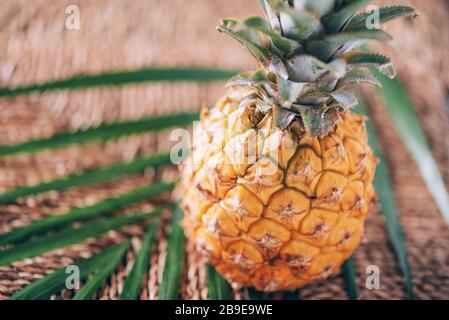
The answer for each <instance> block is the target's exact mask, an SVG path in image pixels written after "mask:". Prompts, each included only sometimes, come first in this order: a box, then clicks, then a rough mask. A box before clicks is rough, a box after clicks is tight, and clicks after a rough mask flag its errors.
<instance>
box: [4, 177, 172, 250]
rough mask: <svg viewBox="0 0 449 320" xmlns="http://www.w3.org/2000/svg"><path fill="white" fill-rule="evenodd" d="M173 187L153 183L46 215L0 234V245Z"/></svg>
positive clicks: (108, 211)
mask: <svg viewBox="0 0 449 320" xmlns="http://www.w3.org/2000/svg"><path fill="white" fill-rule="evenodd" d="M173 188H174V183H155V184H151V185H148V186H144V187H141V188H137V189H134V190H132V191H130V192H128V193H125V194H122V195H119V196H116V197H112V198H108V199H105V200H103V201H100V202H98V203H96V204H93V205H91V206H86V207H80V208H75V209H72V210H69V211H68V212H67V213H64V214H60V215H56V216H50V217H46V218H43V219H41V220H38V221H35V222H34V223H32V224H30V225H28V226H24V227H20V228H17V229H15V230H13V231H11V232H10V233H7V234H4V235H1V236H0V245H6V244H13V243H18V242H20V241H23V240H25V239H28V238H30V237H32V236H36V235H40V234H43V233H45V232H47V231H50V230H55V229H57V228H61V227H63V226H67V225H69V224H71V223H73V222H79V221H84V220H88V219H93V218H96V217H99V216H101V215H104V214H108V213H112V212H113V211H116V210H118V209H122V208H125V207H126V206H128V205H130V204H133V203H136V202H139V201H143V200H146V199H149V198H151V197H154V196H157V195H160V194H162V193H164V192H168V191H171V190H172V189H173ZM0 254H1V253H0Z"/></svg>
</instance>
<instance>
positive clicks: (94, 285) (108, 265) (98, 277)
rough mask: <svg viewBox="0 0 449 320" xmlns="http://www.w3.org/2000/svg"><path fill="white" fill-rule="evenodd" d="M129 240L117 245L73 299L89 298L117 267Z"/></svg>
mask: <svg viewBox="0 0 449 320" xmlns="http://www.w3.org/2000/svg"><path fill="white" fill-rule="evenodd" d="M128 247H129V241H126V242H124V243H122V244H121V245H119V246H118V247H117V250H115V251H114V252H113V253H112V254H111V255H110V256H109V259H108V260H107V261H105V263H104V265H103V267H102V268H101V269H100V270H97V272H96V273H95V274H94V275H93V276H92V278H91V279H89V281H87V283H85V284H84V286H83V287H82V288H81V290H80V291H78V292H77V293H76V294H75V296H74V297H73V300H89V299H91V298H92V296H93V295H94V294H95V293H96V292H97V291H98V289H100V287H101V285H102V284H103V283H104V282H105V281H106V279H107V278H108V277H109V276H110V275H111V273H112V272H114V270H115V269H116V268H117V266H118V264H119V263H120V262H121V261H122V258H123V255H124V254H125V252H126V250H128Z"/></svg>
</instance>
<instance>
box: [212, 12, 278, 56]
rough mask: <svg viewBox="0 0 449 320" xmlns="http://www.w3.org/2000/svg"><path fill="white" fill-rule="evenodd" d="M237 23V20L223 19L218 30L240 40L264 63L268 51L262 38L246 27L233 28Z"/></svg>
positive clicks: (268, 54) (268, 53)
mask: <svg viewBox="0 0 449 320" xmlns="http://www.w3.org/2000/svg"><path fill="white" fill-rule="evenodd" d="M239 25H240V23H239V22H238V21H237V20H233V19H228V20H224V21H223V22H222V23H221V24H220V25H219V26H218V31H220V32H222V33H224V34H227V35H229V36H230V37H232V38H234V39H235V40H237V41H238V42H240V43H241V44H242V45H243V46H244V47H245V48H247V49H248V51H249V52H250V53H251V54H252V55H253V56H254V57H255V58H256V59H257V60H258V61H259V62H260V63H262V64H266V63H267V61H268V60H267V59H268V57H269V56H270V52H269V50H268V49H267V48H266V47H265V44H264V43H263V42H264V40H263V39H262V38H261V37H260V36H259V34H258V33H257V32H255V31H254V30H251V29H248V28H246V27H243V28H242V27H240V28H237V30H234V29H236V27H237V26H239Z"/></svg>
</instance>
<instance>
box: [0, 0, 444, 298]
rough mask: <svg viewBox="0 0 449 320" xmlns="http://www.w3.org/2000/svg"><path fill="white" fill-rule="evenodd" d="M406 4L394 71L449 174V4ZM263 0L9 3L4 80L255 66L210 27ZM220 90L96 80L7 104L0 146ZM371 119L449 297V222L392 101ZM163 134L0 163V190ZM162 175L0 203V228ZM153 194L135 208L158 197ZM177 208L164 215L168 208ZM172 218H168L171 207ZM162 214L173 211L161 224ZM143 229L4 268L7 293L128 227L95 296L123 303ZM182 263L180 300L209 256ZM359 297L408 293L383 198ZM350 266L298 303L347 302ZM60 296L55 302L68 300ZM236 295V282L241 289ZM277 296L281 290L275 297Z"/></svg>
mask: <svg viewBox="0 0 449 320" xmlns="http://www.w3.org/2000/svg"><path fill="white" fill-rule="evenodd" d="M388 2H390V3H391V2H393V3H399V2H400V3H411V4H413V5H415V6H416V7H417V8H418V9H419V10H420V11H421V12H422V15H421V17H420V18H419V19H418V20H416V22H415V23H413V24H411V23H410V22H408V21H403V22H398V23H394V24H392V25H390V26H389V27H388V29H389V31H391V32H392V33H393V35H394V36H395V38H396V39H397V40H396V41H395V42H394V43H393V48H392V49H391V50H388V51H389V54H390V55H391V56H393V58H394V60H395V62H396V64H397V65H398V67H399V73H400V76H401V78H402V79H403V80H404V81H405V83H406V86H407V88H408V89H409V91H410V94H411V96H412V99H413V102H414V104H415V106H416V109H417V112H418V113H419V115H420V117H421V122H422V124H423V126H424V128H425V131H426V134H427V136H428V138H429V141H430V143H431V146H432V148H433V150H434V154H435V156H436V157H437V159H438V161H439V164H440V167H441V169H442V171H443V173H444V176H445V179H446V181H447V182H448V181H449V165H447V163H448V159H449V121H448V116H447V113H446V110H445V107H444V105H445V92H446V89H447V88H448V87H449V65H448V60H447V58H446V56H445V53H446V54H447V52H448V49H449V42H448V39H447V37H446V38H445V37H444V33H445V32H447V30H449V19H448V18H449V9H448V8H447V7H446V5H445V3H444V1H443V0H441V1H439V0H426V1H423V0H420V1H419V0H415V1H388ZM69 4H77V5H78V6H79V8H80V13H81V29H80V30H78V31H69V30H66V29H65V28H64V23H65V18H66V14H65V8H66V6H67V5H69ZM258 12H259V11H258V8H257V2H256V1H247V0H246V1H245V0H233V1H226V0H213V1H210V0H169V1H167V0H153V1H147V0H116V1H108V0H79V1H75V0H70V1H66V0H59V1H51V0H35V1H27V0H3V1H2V3H1V6H0V85H14V84H19V83H26V82H35V81H43V80H47V79H53V78H61V77H65V76H69V75H72V74H76V73H81V72H99V71H102V70H112V69H125V68H137V67H141V66H147V65H207V66H215V67H222V68H250V67H252V66H254V63H253V62H252V60H251V58H250V57H249V56H248V55H247V54H246V53H245V52H244V51H243V50H241V49H240V48H239V46H238V45H236V44H235V43H234V42H233V41H231V40H228V39H226V38H224V37H222V36H219V35H218V33H217V32H216V31H215V25H216V24H217V22H218V21H219V19H220V18H221V17H228V16H235V17H244V16H245V15H247V14H251V13H258ZM223 91H224V89H223V84H213V85H198V84H177V85H165V84H152V85H133V86H127V87H125V88H101V89H89V90H84V91H74V92H66V91H64V92H56V93H54V92H53V93H46V94H42V95H39V96H38V95H30V96H26V97H18V98H11V99H1V100H0V144H5V143H11V142H18V141H25V140H28V139H30V138H37V137H46V136H49V135H52V134H54V133H56V132H60V131H62V130H68V129H75V128H79V127H85V126H90V125H94V124H98V123H100V122H102V121H105V120H114V119H130V118H137V117H140V116H143V115H149V114H154V113H167V112H172V111H174V110H178V111H179V110H187V109H192V108H197V107H198V106H200V105H203V104H207V105H211V104H213V103H214V101H215V100H216V99H217V98H218V97H219V96H220V94H222V93H223ZM369 104H370V108H372V110H374V111H375V113H374V116H373V119H372V120H373V121H374V122H375V124H376V126H377V128H378V133H379V135H380V137H381V142H382V145H383V148H384V151H385V153H386V156H387V159H388V165H389V167H390V169H391V173H392V180H393V183H394V187H395V191H396V197H397V201H398V205H399V207H400V213H401V221H402V223H403V225H404V231H405V236H406V241H407V245H408V248H409V251H410V262H411V267H412V271H413V274H414V286H415V291H416V294H417V297H418V298H421V299H430V298H432V299H444V298H446V299H447V298H449V232H448V228H447V226H446V225H445V224H444V221H443V219H442V218H441V215H440V213H439V212H438V210H437V208H436V206H435V204H434V202H433V201H432V198H431V196H430V194H429V192H428V191H427V189H426V187H425V185H424V183H423V181H422V179H421V178H420V175H419V173H418V170H417V167H416V165H415V164H414V163H413V161H412V159H411V157H410V155H409V154H408V152H407V150H406V149H405V147H404V145H403V144H402V143H401V140H400V138H399V137H398V135H397V133H396V132H395V129H394V127H393V124H392V122H391V121H390V120H389V118H388V114H387V113H386V111H385V108H384V107H383V106H382V105H381V104H380V103H379V102H378V101H375V99H371V101H370V103H369ZM167 141H168V140H167V136H166V135H159V136H157V137H155V136H143V137H133V138H127V139H121V140H120V141H117V142H108V143H106V144H91V145H88V146H83V147H71V148H68V149H63V150H59V151H51V152H50V151H48V152H43V153H39V154H37V155H34V156H16V157H12V158H6V159H1V160H0V192H1V191H5V190H8V189H10V188H12V187H14V186H17V185H19V184H30V183H35V182H38V181H43V180H47V179H50V178H52V177H56V176H61V175H65V174H68V173H71V172H76V171H79V170H82V169H86V168H92V167H95V166H99V165H104V164H107V163H112V162H114V161H118V160H126V159H131V158H132V157H133V156H134V155H136V154H139V153H149V152H152V151H155V150H166V149H167ZM155 175H162V177H163V178H165V177H167V178H171V177H173V176H174V175H176V172H175V171H174V170H173V169H167V170H165V171H164V172H154V171H151V170H149V171H147V172H145V174H144V175H142V176H135V177H130V178H125V179H121V180H120V181H119V182H113V183H108V184H103V185H97V186H94V187H89V188H74V189H71V190H68V191H65V192H60V193H58V192H50V193H47V194H45V195H40V196H38V197H33V198H30V199H28V200H21V201H20V202H19V203H17V204H14V205H8V206H5V205H4V206H0V232H6V231H8V230H11V229H12V228H15V227H18V226H21V225H24V224H28V223H30V222H31V221H33V220H36V219H39V218H41V217H44V216H47V215H52V214H57V213H61V212H64V211H65V210H67V209H69V208H71V207H75V206H81V205H86V204H91V203H94V202H95V201H97V200H98V199H102V198H105V197H107V196H111V195H114V194H118V193H121V192H124V191H126V190H130V189H132V188H133V187H136V186H139V185H143V184H146V183H148V182H150V181H151V180H152V179H153V178H154V176H155ZM152 205H153V204H152V203H150V202H148V203H145V204H141V205H139V206H135V207H134V208H130V209H129V210H130V211H132V210H133V209H136V207H139V208H140V207H151V206H152ZM167 214H169V213H167ZM167 218H168V217H167ZM165 221H166V220H165ZM141 232H142V230H141V228H140V227H138V226H135V227H130V228H128V229H126V230H125V231H124V232H120V233H118V232H112V233H109V234H108V235H107V236H105V237H103V238H101V239H97V240H90V241H88V242H87V243H84V244H80V245H75V246H72V247H70V248H67V249H63V250H57V251H54V252H51V253H49V254H46V255H44V256H42V257H38V258H35V259H29V260H25V261H22V262H20V263H15V264H13V265H12V266H8V267H0V299H6V298H8V296H10V295H11V294H13V293H14V292H15V291H17V290H18V289H19V288H21V287H22V286H24V285H26V284H28V283H30V282H31V281H33V280H34V279H38V278H39V277H42V275H44V274H46V273H49V272H51V271H52V270H54V269H56V268H58V267H61V266H63V265H66V264H67V263H69V262H71V261H72V259H74V258H76V257H79V256H88V255H90V254H92V253H93V252H97V251H99V250H100V249H101V248H102V247H104V246H106V245H109V244H111V243H115V242H118V241H120V240H121V239H123V237H124V236H125V235H126V234H127V235H129V234H131V235H133V236H134V237H133V239H134V241H133V250H130V252H129V253H128V255H127V259H126V264H123V265H122V266H121V267H120V269H119V270H118V271H116V272H115V273H114V275H113V276H112V278H111V279H110V280H109V281H108V283H107V284H106V285H104V286H103V288H102V290H101V292H100V293H99V295H98V297H97V298H101V299H115V298H116V297H117V295H118V293H119V292H120V290H121V288H122V286H123V281H124V278H125V276H126V273H127V272H128V271H129V269H130V267H131V266H132V263H133V257H134V252H135V250H137V249H138V247H139V237H138V235H139V234H141ZM165 246H166V241H165V231H164V228H161V230H160V232H159V241H158V245H157V248H156V250H154V253H153V256H152V258H151V262H152V263H151V268H150V270H148V274H147V277H146V279H145V283H144V286H143V288H142V293H141V298H143V299H148V298H150V299H154V298H157V292H158V283H159V280H160V278H161V271H162V269H161V264H162V263H163V260H164V255H165ZM186 251H187V255H186V259H187V263H186V267H185V268H186V269H185V272H184V274H185V277H184V283H183V285H182V292H181V294H182V297H183V298H184V299H204V298H207V285H206V273H205V261H203V260H201V258H200V257H199V256H198V255H197V254H196V253H195V251H194V250H192V244H190V243H188V244H187V247H186ZM355 257H356V264H357V271H358V273H359V275H360V276H359V289H360V298H361V299H403V298H405V297H406V295H405V292H404V290H403V281H402V277H401V275H400V272H399V267H398V263H397V261H396V259H395V257H394V255H393V252H392V250H391V249H390V247H389V244H388V241H387V236H386V233H385V231H384V225H383V217H382V215H381V213H380V211H379V208H377V209H376V208H375V209H374V210H373V212H372V214H371V216H370V218H369V220H368V222H367V226H366V236H365V239H364V241H363V244H362V245H361V247H360V248H359V249H358V251H357V253H356V255H355ZM369 265H377V266H379V268H380V270H381V289H380V290H374V291H370V290H367V289H366V288H365V286H364V279H365V278H364V276H365V269H366V267H367V266H369ZM342 284H343V281H342V277H341V276H335V277H333V278H331V279H330V280H327V281H323V282H319V283H316V284H313V285H310V286H308V287H306V288H304V289H302V290H301V298H302V299H324V298H328V299H346V295H345V292H344V290H343V285H342ZM70 294H71V293H70V292H63V293H62V294H61V296H57V297H56V296H55V297H54V298H55V299H61V298H69V297H70ZM235 297H236V298H240V297H241V294H240V292H235ZM271 297H272V298H280V297H281V296H280V295H274V296H271Z"/></svg>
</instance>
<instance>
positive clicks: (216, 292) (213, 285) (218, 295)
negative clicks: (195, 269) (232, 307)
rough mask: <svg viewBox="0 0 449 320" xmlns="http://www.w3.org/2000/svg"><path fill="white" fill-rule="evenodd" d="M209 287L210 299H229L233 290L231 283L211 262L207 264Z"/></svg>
mask: <svg viewBox="0 0 449 320" xmlns="http://www.w3.org/2000/svg"><path fill="white" fill-rule="evenodd" d="M207 288H208V294H209V299H210V300H227V299H229V297H230V294H231V290H232V289H231V286H230V285H229V283H228V282H227V281H226V280H225V279H224V278H223V277H222V276H221V275H220V274H219V273H218V272H217V271H216V270H215V268H214V267H213V266H212V265H210V264H209V265H208V266H207Z"/></svg>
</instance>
